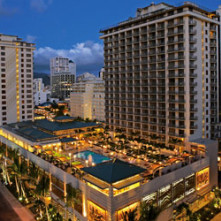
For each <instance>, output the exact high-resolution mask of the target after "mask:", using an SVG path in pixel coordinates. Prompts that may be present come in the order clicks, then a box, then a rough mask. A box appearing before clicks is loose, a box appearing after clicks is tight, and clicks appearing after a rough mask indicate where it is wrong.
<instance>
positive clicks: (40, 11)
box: [0, 0, 219, 75]
mask: <svg viewBox="0 0 221 221" xmlns="http://www.w3.org/2000/svg"><path fill="white" fill-rule="evenodd" d="M154 2H155V3H159V2H161V1H154ZM194 2H195V3H196V4H200V5H203V6H204V7H207V8H210V9H212V10H215V9H216V8H218V5H219V1H218V0H215V1H212V2H210V1H208V0H206V1H204V2H203V3H202V2H201V1H200V0H198V1H194ZM126 3H127V4H126ZM149 3H151V2H150V1H145V0H140V1H136V0H130V1H127V2H125V1H120V2H119V1H116V0H114V1H111V4H109V5H108V7H106V4H104V3H103V2H102V1H100V0H96V1H93V2H87V1H83V2H82V1H81V2H75V1H71V0H66V4H65V5H64V4H63V3H62V2H59V1H57V0H41V1H36V0H21V1H20V2H19V5H18V4H16V3H15V2H14V1H12V0H7V1H5V0H1V1H0V16H1V18H2V20H3V21H4V22H3V23H2V24H0V28H1V32H2V33H5V34H9V35H18V36H20V37H22V38H23V39H24V40H27V41H31V42H32V41H33V42H34V43H36V46H37V49H36V51H35V66H34V68H35V69H34V71H35V72H42V73H48V74H49V72H50V71H49V60H50V58H52V57H56V56H63V57H69V58H70V59H72V60H74V61H75V62H76V64H77V74H81V73H83V72H86V71H88V72H91V73H93V74H96V75H97V74H98V72H99V70H100V69H101V68H102V67H103V43H102V41H101V40H100V39H99V30H100V29H102V28H104V27H106V26H108V25H111V24H115V23H118V22H120V21H122V20H125V18H128V17H130V16H131V17H134V16H135V10H134V9H135V8H140V7H145V6H147V5H148V4H149ZM168 3H169V4H179V3H180V1H178V0H173V1H170V2H168ZM67 5H68V7H67ZM122 7H123V8H124V10H123V11H122V10H121V8H122ZM65 10H66V11H67V13H62V17H61V16H57V15H58V13H59V12H60V11H65ZM113 12H114V14H113ZM88 18H90V19H88ZM79 21H80V22H79ZM20 24H23V25H20Z"/></svg>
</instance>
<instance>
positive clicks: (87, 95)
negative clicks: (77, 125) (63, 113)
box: [70, 73, 105, 121]
mask: <svg viewBox="0 0 221 221" xmlns="http://www.w3.org/2000/svg"><path fill="white" fill-rule="evenodd" d="M104 97H105V88H104V81H103V80H102V79H101V78H97V77H96V76H94V75H92V74H89V73H84V74H82V75H80V76H78V82H77V83H75V84H74V85H73V87H72V92H71V95H70V108H71V112H70V113H71V116H72V117H81V118H83V119H87V118H88V119H90V120H95V119H96V120H98V121H105V99H104Z"/></svg>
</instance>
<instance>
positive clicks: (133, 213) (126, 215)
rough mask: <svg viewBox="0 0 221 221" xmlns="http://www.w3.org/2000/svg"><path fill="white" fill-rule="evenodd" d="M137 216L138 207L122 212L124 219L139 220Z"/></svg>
mask: <svg viewBox="0 0 221 221" xmlns="http://www.w3.org/2000/svg"><path fill="white" fill-rule="evenodd" d="M136 217H137V208H135V209H133V210H129V211H126V212H122V218H123V221H136V220H137V219H136Z"/></svg>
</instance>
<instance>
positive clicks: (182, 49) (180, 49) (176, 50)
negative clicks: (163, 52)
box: [168, 47, 185, 53]
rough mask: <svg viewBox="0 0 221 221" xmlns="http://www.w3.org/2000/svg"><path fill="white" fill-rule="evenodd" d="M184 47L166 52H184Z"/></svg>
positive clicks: (169, 49)
mask: <svg viewBox="0 0 221 221" xmlns="http://www.w3.org/2000/svg"><path fill="white" fill-rule="evenodd" d="M184 50H185V47H178V48H168V52H169V53H171V52H178V51H184Z"/></svg>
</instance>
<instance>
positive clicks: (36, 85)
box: [33, 78, 44, 93]
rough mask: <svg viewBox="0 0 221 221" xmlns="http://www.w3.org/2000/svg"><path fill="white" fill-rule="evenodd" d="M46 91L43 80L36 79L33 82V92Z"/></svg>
mask: <svg viewBox="0 0 221 221" xmlns="http://www.w3.org/2000/svg"><path fill="white" fill-rule="evenodd" d="M43 89H44V83H43V79H42V78H35V79H34V80H33V92H34V93H36V92H38V91H41V90H43Z"/></svg>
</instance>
